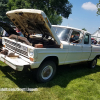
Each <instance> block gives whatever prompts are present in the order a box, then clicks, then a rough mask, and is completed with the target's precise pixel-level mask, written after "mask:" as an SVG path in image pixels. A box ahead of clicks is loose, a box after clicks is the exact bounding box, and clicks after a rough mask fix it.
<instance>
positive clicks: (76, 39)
mask: <svg viewBox="0 0 100 100" xmlns="http://www.w3.org/2000/svg"><path fill="white" fill-rule="evenodd" d="M79 37H80V32H79V31H75V30H73V32H72V34H71V37H70V40H69V41H70V42H72V43H79V42H80V40H79Z"/></svg>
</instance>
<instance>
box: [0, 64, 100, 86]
mask: <svg viewBox="0 0 100 100" xmlns="http://www.w3.org/2000/svg"><path fill="white" fill-rule="evenodd" d="M0 70H1V71H2V72H3V73H4V74H5V75H6V77H7V78H9V79H10V80H12V81H13V82H14V83H15V84H16V85H17V86H18V87H19V88H38V87H52V86H55V85H59V86H60V87H66V86H67V85H68V83H69V82H70V81H71V80H74V79H77V78H81V77H83V76H85V75H90V74H92V73H96V72H100V66H98V65H97V66H96V68H94V69H89V68H88V65H87V64H86V63H83V64H77V65H72V66H67V65H65V66H58V68H57V73H56V75H55V77H54V78H53V80H51V81H50V82H47V83H38V82H36V80H35V79H34V78H33V76H32V73H31V72H30V71H27V72H26V71H22V72H17V71H14V70H13V69H12V68H10V67H9V66H4V67H3V66H0ZM13 88H14V87H13Z"/></svg>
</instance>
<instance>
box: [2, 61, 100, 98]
mask: <svg viewBox="0 0 100 100" xmlns="http://www.w3.org/2000/svg"><path fill="white" fill-rule="evenodd" d="M87 66H88V65H87V64H86V63H83V64H78V65H72V66H59V67H58V69H57V73H56V76H55V77H54V78H53V80H52V81H50V82H47V83H37V82H36V80H35V79H34V78H33V77H32V73H31V72H29V71H24V72H16V71H14V70H13V69H11V68H10V67H9V66H7V65H6V64H4V63H2V62H0V88H33V89H37V90H36V91H32V92H27V91H0V100H100V60H98V63H97V66H96V68H95V69H89V68H88V67H87Z"/></svg>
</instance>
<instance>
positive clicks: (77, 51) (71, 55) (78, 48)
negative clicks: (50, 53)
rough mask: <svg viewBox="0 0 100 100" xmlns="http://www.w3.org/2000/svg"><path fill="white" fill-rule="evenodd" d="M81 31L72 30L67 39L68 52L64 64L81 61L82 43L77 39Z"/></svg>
mask: <svg viewBox="0 0 100 100" xmlns="http://www.w3.org/2000/svg"><path fill="white" fill-rule="evenodd" d="M80 35H81V31H77V30H73V31H72V34H71V36H70V39H69V52H68V55H67V58H66V60H65V63H66V64H68V63H69V64H70V63H76V62H80V61H82V49H83V48H82V42H81V41H80V39H79V37H80Z"/></svg>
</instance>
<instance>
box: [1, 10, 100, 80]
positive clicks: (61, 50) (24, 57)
mask: <svg viewBox="0 0 100 100" xmlns="http://www.w3.org/2000/svg"><path fill="white" fill-rule="evenodd" d="M6 14H7V16H8V17H9V19H10V20H11V21H12V22H13V23H14V24H15V25H16V26H17V27H18V28H19V29H20V30H21V32H22V33H23V35H24V37H20V36H18V35H14V34H13V35H10V36H9V37H3V38H2V43H3V48H2V51H1V53H0V60H1V61H3V62H5V63H6V64H8V65H9V66H10V67H12V68H13V69H14V70H17V71H23V69H24V68H25V67H29V68H30V69H35V70H36V74H35V75H36V79H37V81H39V82H47V81H50V80H51V79H52V78H53V77H54V75H55V73H56V68H57V66H58V65H65V64H73V63H79V62H89V66H90V67H91V68H94V67H95V66H96V63H97V58H98V57H99V56H100V47H99V46H97V45H91V34H90V33H89V32H87V31H83V30H80V29H76V28H71V27H67V26H58V25H51V23H50V22H49V20H48V18H47V16H46V15H45V13H44V12H43V11H41V10H36V9H17V10H12V11H8V12H7V13H6Z"/></svg>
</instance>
